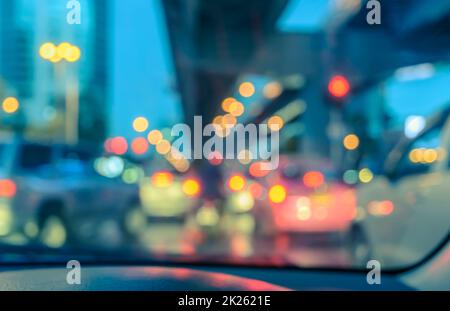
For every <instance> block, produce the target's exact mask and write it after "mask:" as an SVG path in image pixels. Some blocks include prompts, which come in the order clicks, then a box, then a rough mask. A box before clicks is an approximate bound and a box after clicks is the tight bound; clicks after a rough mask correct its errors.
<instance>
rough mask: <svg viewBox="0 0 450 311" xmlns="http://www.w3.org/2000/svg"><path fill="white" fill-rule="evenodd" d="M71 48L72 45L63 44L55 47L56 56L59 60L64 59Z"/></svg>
mask: <svg viewBox="0 0 450 311" xmlns="http://www.w3.org/2000/svg"><path fill="white" fill-rule="evenodd" d="M71 48H72V45H71V44H70V43H68V42H63V43H61V44H59V45H58V46H57V47H56V54H58V56H59V57H61V58H65V57H66V56H67V54H68V53H69V50H70V49H71Z"/></svg>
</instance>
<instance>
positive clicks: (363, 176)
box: [358, 168, 373, 184]
mask: <svg viewBox="0 0 450 311" xmlns="http://www.w3.org/2000/svg"><path fill="white" fill-rule="evenodd" d="M358 176H359V180H360V181H361V182H362V183H365V184H367V183H369V182H371V181H372V179H373V173H372V171H371V170H370V169H368V168H363V169H362V170H360V171H359V174H358Z"/></svg>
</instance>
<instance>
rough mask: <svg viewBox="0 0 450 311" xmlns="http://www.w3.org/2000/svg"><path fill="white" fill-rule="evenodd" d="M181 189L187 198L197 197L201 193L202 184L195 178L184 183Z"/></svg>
mask: <svg viewBox="0 0 450 311" xmlns="http://www.w3.org/2000/svg"><path fill="white" fill-rule="evenodd" d="M181 189H182V190H183V192H184V194H186V195H187V196H190V197H195V196H197V195H198V194H199V193H200V191H201V186H200V182H199V181H197V180H196V179H193V178H189V179H186V180H185V181H184V182H183V184H182V186H181Z"/></svg>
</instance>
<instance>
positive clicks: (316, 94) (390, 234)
mask: <svg viewBox="0 0 450 311" xmlns="http://www.w3.org/2000/svg"><path fill="white" fill-rule="evenodd" d="M67 2H68V3H67ZM66 4H67V5H66ZM449 25H450V5H449V4H448V1H446V0H436V1H433V3H431V1H427V0H418V1H383V2H382V4H380V3H379V1H365V0H362V1H344V0H340V1H338V0H320V1H317V0H261V1H235V0H220V1H197V0H192V1H190V0H189V1H185V2H183V1H181V2H180V1H172V0H133V1H126V0H114V1H110V0H96V1H88V0H79V1H53V0H42V1H37V0H33V1H30V0H14V1H11V0H0V104H1V107H0V167H1V166H2V165H3V164H4V163H12V168H13V169H12V170H10V171H8V174H6V173H5V174H3V173H2V175H0V262H1V261H8V260H11V258H16V257H14V256H8V251H13V250H14V252H19V253H23V254H27V250H31V249H32V250H33V252H34V253H35V254H36V256H35V257H33V258H34V260H38V261H39V260H42V261H45V260H48V258H49V256H50V255H49V254H61V255H62V254H66V253H67V252H68V250H69V252H70V253H71V254H72V253H73V254H75V255H76V254H81V253H82V254H83V255H89V254H97V255H98V254H99V253H101V254H104V255H105V256H106V257H108V256H109V257H108V259H116V260H124V261H128V262H131V261H132V260H133V259H138V258H140V259H142V258H144V259H154V258H164V260H168V261H170V260H181V261H183V260H186V261H191V262H192V261H201V262H216V261H220V262H222V263H229V264H234V263H239V262H245V263H247V264H251V265H252V264H254V265H256V264H258V265H261V264H263V265H264V264H266V265H273V264H277V265H286V266H292V265H294V266H298V267H320V268H322V267H325V268H344V269H350V268H365V267H366V264H367V262H368V261H369V260H378V261H379V262H380V263H382V264H383V267H384V268H392V269H396V268H404V267H407V266H410V265H412V264H414V263H416V262H418V261H420V260H421V259H422V258H425V257H426V256H427V255H428V254H429V253H430V252H431V251H432V250H433V249H434V248H435V247H436V246H437V245H439V243H440V242H441V241H442V240H443V239H444V238H445V237H447V236H448V233H449V229H450V208H449V206H448V201H449V200H450V193H449V191H448V185H449V184H450V165H449V163H450V161H449V157H448V153H449V151H450V119H449V108H450V88H449V85H450V45H449V42H450V26H449ZM3 137H8V142H9V141H12V142H13V144H12V146H14V147H11V148H8V150H6V149H5V147H4V145H3V144H2V143H5V142H6V139H4V138H3ZM13 245H15V246H20V247H15V248H11V247H12V246H13ZM3 248H4V249H5V251H4V252H3V251H2V249H3ZM49 252H50V253H49ZM2 254H4V255H2ZM175 258H177V259H175Z"/></svg>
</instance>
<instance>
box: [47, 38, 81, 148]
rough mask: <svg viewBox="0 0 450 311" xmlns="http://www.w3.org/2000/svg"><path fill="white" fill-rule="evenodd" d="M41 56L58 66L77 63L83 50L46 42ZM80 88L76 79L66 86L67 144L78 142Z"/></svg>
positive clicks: (64, 43)
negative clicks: (64, 62)
mask: <svg viewBox="0 0 450 311" xmlns="http://www.w3.org/2000/svg"><path fill="white" fill-rule="evenodd" d="M39 56H40V57H41V58H43V59H44V60H47V61H49V62H51V63H53V64H56V65H58V64H59V63H61V62H62V61H66V62H68V63H75V62H77V61H78V60H79V59H80V58H81V50H80V48H79V47H77V46H75V45H72V44H70V43H68V42H62V43H60V44H59V45H58V46H56V45H55V44H54V43H52V42H46V43H44V44H42V45H41V47H40V48H39ZM63 68H64V67H63ZM56 74H57V75H58V76H59V74H60V72H59V71H58V70H57V71H56ZM57 80H58V81H59V80H61V79H59V77H58V78H57ZM78 88H79V86H78V80H77V79H74V81H72V82H71V83H69V84H67V85H66V117H65V120H66V124H65V138H66V142H67V143H77V142H78V118H79V99H78V93H79V92H78Z"/></svg>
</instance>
